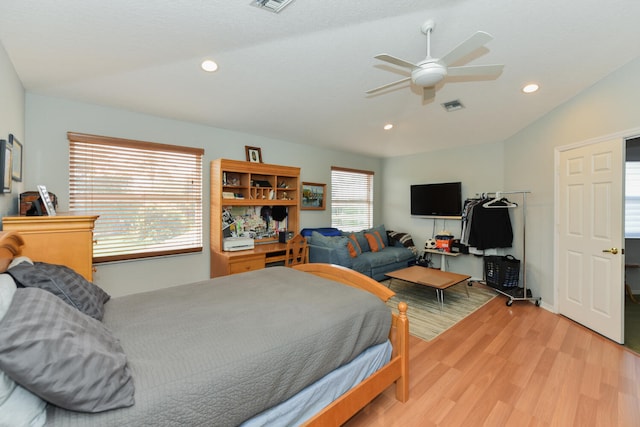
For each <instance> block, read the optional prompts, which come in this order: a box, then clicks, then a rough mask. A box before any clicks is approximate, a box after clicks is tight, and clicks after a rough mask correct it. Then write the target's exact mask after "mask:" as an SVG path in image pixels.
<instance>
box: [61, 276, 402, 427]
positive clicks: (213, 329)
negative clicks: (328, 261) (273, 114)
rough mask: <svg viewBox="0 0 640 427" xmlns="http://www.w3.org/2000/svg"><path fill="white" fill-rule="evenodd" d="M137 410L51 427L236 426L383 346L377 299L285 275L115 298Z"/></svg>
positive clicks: (113, 321) (115, 326) (109, 318)
mask: <svg viewBox="0 0 640 427" xmlns="http://www.w3.org/2000/svg"><path fill="white" fill-rule="evenodd" d="M105 308H106V310H105V316H104V319H103V321H104V323H105V324H106V325H107V326H108V327H109V328H110V329H111V330H112V331H113V333H114V335H115V336H116V337H118V338H119V339H120V341H121V343H122V346H123V348H124V350H125V352H126V354H127V357H128V360H129V366H130V368H131V370H132V372H133V378H134V382H135V387H136V392H135V400H136V403H135V405H134V406H132V407H130V408H124V409H117V410H113V411H108V412H104V413H99V414H82V413H74V412H70V411H66V410H62V409H59V408H55V407H51V408H50V410H49V412H48V424H49V425H53V426H81V425H82V426H86V425H91V426H125V425H128V426H185V425H189V426H234V425H238V424H240V423H241V422H242V421H244V420H246V419H248V418H250V417H252V416H253V415H255V414H258V413H260V412H261V411H263V410H265V409H268V408H270V407H271V406H274V405H275V404H277V403H279V402H282V401H284V400H286V399H287V398H289V397H291V396H292V395H294V394H295V393H297V392H298V391H300V390H301V389H303V388H304V387H305V386H307V385H308V384H311V383H313V382H314V381H316V380H318V379H319V378H321V377H322V376H324V375H325V374H327V373H328V372H330V371H332V370H333V369H335V368H337V367H339V366H341V365H343V364H345V363H347V362H349V361H351V360H352V359H353V358H355V357H356V356H357V355H358V354H359V353H360V352H362V351H363V350H365V349H366V348H368V347H370V346H371V345H374V344H379V343H381V342H384V341H385V340H386V339H387V335H388V332H389V328H390V322H391V314H390V311H389V309H388V308H387V307H386V306H385V304H384V303H382V302H381V301H380V300H379V299H378V298H377V297H375V296H373V295H371V294H369V293H367V292H364V291H361V290H358V289H354V288H351V287H348V286H345V285H341V284H337V283H335V282H332V281H329V280H326V279H322V278H319V277H316V276H313V275H310V274H307V273H303V272H299V271H296V270H292V269H289V268H284V267H274V268H268V269H265V270H259V271H254V272H249V273H244V274H238V275H232V276H226V277H221V278H217V279H213V280H210V281H205V282H200V283H195V284H191V285H184V286H177V287H174V288H169V289H164V290H160V291H155V292H148V293H142V294H136V295H131V296H127V297H121V298H114V299H112V300H111V301H109V302H108V303H107V304H106V306H105Z"/></svg>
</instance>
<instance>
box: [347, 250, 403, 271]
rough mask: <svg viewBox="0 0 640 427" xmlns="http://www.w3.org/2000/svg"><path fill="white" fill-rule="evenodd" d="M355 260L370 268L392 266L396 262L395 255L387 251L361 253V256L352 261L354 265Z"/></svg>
mask: <svg viewBox="0 0 640 427" xmlns="http://www.w3.org/2000/svg"><path fill="white" fill-rule="evenodd" d="M356 260H358V261H359V262H366V263H368V264H369V266H370V267H371V268H373V267H380V266H382V265H387V264H393V263H394V262H397V261H398V259H397V254H396V253H395V252H394V251H388V250H387V249H384V250H382V251H380V252H363V253H362V255H360V256H359V257H358V258H356V259H355V260H353V263H354V264H356Z"/></svg>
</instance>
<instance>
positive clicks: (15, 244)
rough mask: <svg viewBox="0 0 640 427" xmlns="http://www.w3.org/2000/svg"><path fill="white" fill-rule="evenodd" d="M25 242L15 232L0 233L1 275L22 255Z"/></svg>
mask: <svg viewBox="0 0 640 427" xmlns="http://www.w3.org/2000/svg"><path fill="white" fill-rule="evenodd" d="M22 245H24V240H22V237H20V235H19V234H18V233H16V232H15V231H0V273H4V272H5V271H7V267H8V266H9V264H10V263H11V260H12V259H13V258H15V257H16V256H17V255H20V250H21V248H22Z"/></svg>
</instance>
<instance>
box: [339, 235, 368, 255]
mask: <svg viewBox="0 0 640 427" xmlns="http://www.w3.org/2000/svg"><path fill="white" fill-rule="evenodd" d="M351 234H353V235H354V236H356V239H357V240H358V244H359V245H360V250H362V252H370V251H371V248H370V247H369V242H367V238H366V237H364V231H343V232H342V235H343V236H345V237H348V236H349V235H351Z"/></svg>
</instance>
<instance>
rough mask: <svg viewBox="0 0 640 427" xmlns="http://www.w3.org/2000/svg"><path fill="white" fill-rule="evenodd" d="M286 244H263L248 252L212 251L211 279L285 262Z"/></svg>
mask: <svg viewBox="0 0 640 427" xmlns="http://www.w3.org/2000/svg"><path fill="white" fill-rule="evenodd" d="M286 252H287V244H286V243H277V242H276V243H261V244H257V245H256V246H255V247H254V248H253V249H248V250H246V251H222V252H219V251H211V277H218V276H226V275H229V274H236V273H243V272H245V271H252V270H259V269H261V268H265V267H266V265H267V264H272V263H277V262H284V260H285V255H286Z"/></svg>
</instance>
